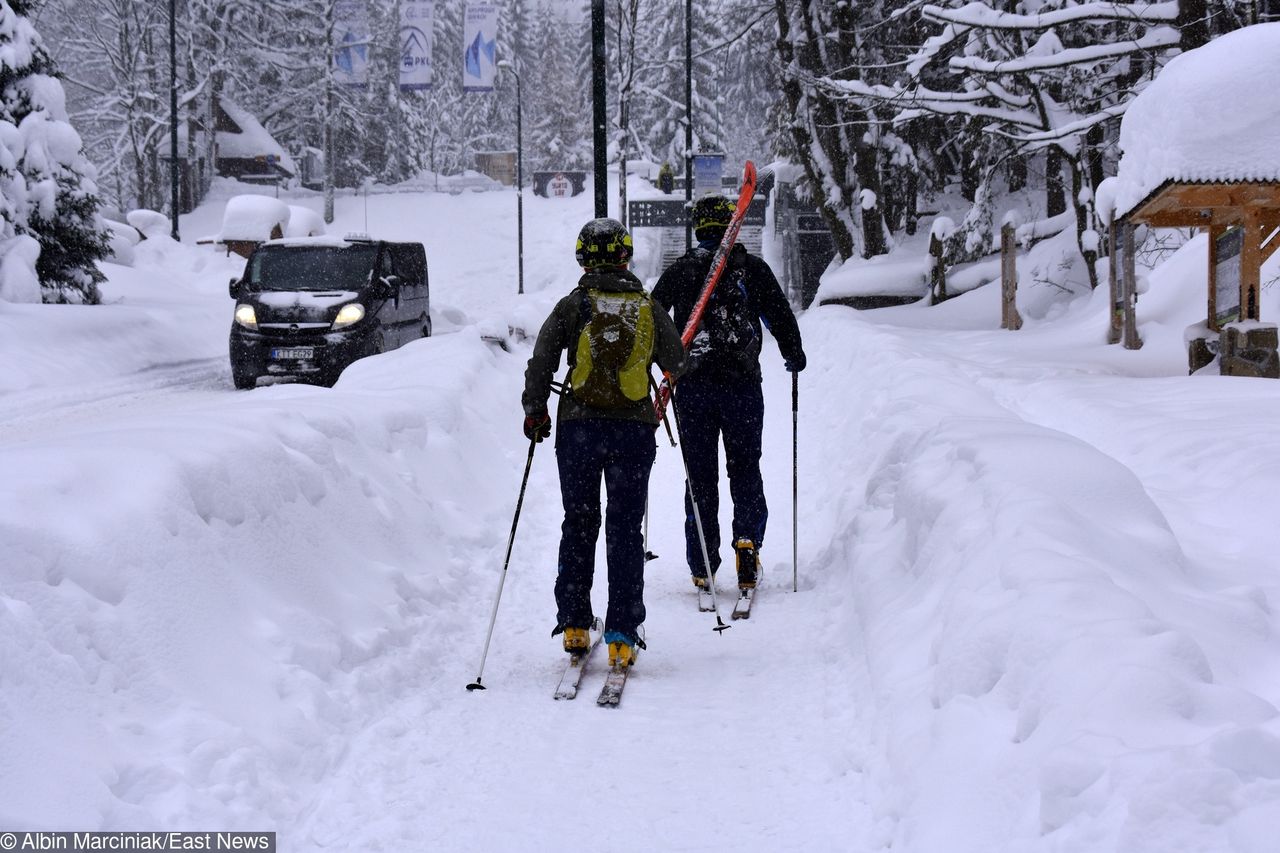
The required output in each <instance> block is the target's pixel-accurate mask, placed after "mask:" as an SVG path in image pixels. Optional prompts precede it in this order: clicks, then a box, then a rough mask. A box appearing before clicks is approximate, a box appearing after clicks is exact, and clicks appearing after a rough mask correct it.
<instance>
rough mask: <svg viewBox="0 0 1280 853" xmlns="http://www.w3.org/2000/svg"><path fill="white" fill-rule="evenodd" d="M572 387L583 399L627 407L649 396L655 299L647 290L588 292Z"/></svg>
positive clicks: (599, 404)
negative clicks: (586, 318) (653, 299)
mask: <svg viewBox="0 0 1280 853" xmlns="http://www.w3.org/2000/svg"><path fill="white" fill-rule="evenodd" d="M583 301H584V303H585V304H584V306H583V307H584V310H585V311H587V312H589V313H590V317H591V319H590V320H588V321H587V323H586V325H584V326H583V327H582V332H581V333H579V335H578V348H577V352H576V356H575V360H574V365H573V372H572V373H571V374H570V375H569V385H570V387H571V388H572V389H573V397H574V399H575V400H577V401H578V402H580V403H583V404H585V405H587V406H591V407H593V408H597V409H621V408H626V407H628V406H631V405H633V404H635V403H636V402H638V401H640V400H644V399H647V398H648V396H649V362H650V361H651V360H652V358H653V302H652V300H650V299H649V296H648V295H647V294H645V293H639V292H623V293H619V292H614V291H607V290H588V291H587V292H586V293H585V295H584V299H583Z"/></svg>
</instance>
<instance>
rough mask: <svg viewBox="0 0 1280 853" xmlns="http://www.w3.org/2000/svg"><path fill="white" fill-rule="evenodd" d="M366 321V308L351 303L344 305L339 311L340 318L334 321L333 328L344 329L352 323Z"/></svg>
mask: <svg viewBox="0 0 1280 853" xmlns="http://www.w3.org/2000/svg"><path fill="white" fill-rule="evenodd" d="M363 319H364V306H363V305H361V304H360V303H359V302H351V303H348V304H347V305H343V306H342V309H341V310H339V311H338V316H337V317H336V318H335V319H334V321H333V328H335V329H343V328H346V327H347V326H350V325H351V324H352V323H359V322H360V321H361V320H363Z"/></svg>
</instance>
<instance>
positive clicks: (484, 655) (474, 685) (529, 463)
mask: <svg viewBox="0 0 1280 853" xmlns="http://www.w3.org/2000/svg"><path fill="white" fill-rule="evenodd" d="M537 446H538V439H537V438H531V439H529V458H528V460H526V461H525V463H524V477H523V478H522V479H521V480H520V497H519V498H517V499H516V514H515V518H513V519H511V536H510V537H508V538H507V556H506V559H504V560H503V561H502V574H501V575H500V576H499V577H498V594H497V595H495V596H494V597H493V614H492V615H491V616H490V617H489V633H488V634H485V637H484V651H483V652H481V654H480V671H479V672H478V673H477V674H476V680H475V681H473V682H471V683H470V684H468V685H467V689H468V690H484V689H485V686H484V685H483V684H481V683H480V680H481V679H482V678H483V677H484V662H485V660H487V659H488V657H489V641H490V640H492V639H493V626H494V623H495V622H497V621H498V602H499V601H501V600H502V585H503V584H504V583H506V580H507V566H509V565H511V546H512V545H514V544H515V541H516V525H517V524H519V523H520V508H521V507H522V506H524V490H525V487H526V486H528V485H529V469H530V468H532V467H533V449H534V448H535V447H537Z"/></svg>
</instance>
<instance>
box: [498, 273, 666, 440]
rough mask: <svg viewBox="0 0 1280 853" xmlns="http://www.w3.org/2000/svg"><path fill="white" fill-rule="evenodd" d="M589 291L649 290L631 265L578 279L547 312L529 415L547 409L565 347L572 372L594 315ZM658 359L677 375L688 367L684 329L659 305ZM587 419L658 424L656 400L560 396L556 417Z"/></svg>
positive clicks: (532, 360) (529, 372) (528, 373)
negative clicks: (591, 401)
mask: <svg viewBox="0 0 1280 853" xmlns="http://www.w3.org/2000/svg"><path fill="white" fill-rule="evenodd" d="M588 290H604V291H610V292H633V293H644V285H643V284H641V282H640V279H638V278H636V277H635V276H634V275H632V274H631V273H630V272H629V271H627V270H608V271H601V272H590V273H585V274H584V275H583V276H582V278H580V279H579V280H578V286H577V287H575V288H574V289H573V290H572V291H570V293H569V295H568V296H565V297H564V298H563V299H561V300H560V301H559V302H557V303H556V307H555V309H554V310H552V312H551V316H549V317H547V319H546V322H544V323H543V324H542V329H541V330H539V332H538V340H537V343H535V344H534V345H533V355H532V356H530V357H529V366H528V367H527V368H526V369H525V372H524V394H523V395H522V397H521V403H522V404H523V405H524V412H525V414H526V415H537V414H540V413H542V412H545V411H546V410H547V399H548V398H549V397H550V396H551V381H552V379H553V378H554V376H555V373H556V371H557V370H559V368H560V354H561V353H562V352H566V351H567V352H568V353H569V370H570V372H572V371H573V367H574V360H575V355H576V348H577V343H578V336H579V335H580V334H581V333H582V329H583V327H584V326H585V325H586V324H587V323H588V322H589V321H590V319H591V318H590V317H589V316H584V315H585V314H586V312H585V311H584V310H583V309H584V307H586V304H587V300H586V292H587V291H588ZM653 361H654V362H656V363H657V365H658V367H659V368H661V369H662V370H665V371H667V372H668V373H670V374H671V375H672V376H673V377H678V376H679V375H680V373H681V371H683V370H684V347H683V346H681V345H680V332H679V331H678V330H677V329H676V326H675V323H674V322H672V320H671V317H670V316H669V315H668V314H667V312H665V311H663V310H662V308H661V307H656V306H655V309H654V311H653ZM582 418H620V419H622V420H631V421H640V422H641V423H646V424H652V425H654V426H657V425H658V417H657V415H656V414H655V413H654V411H653V401H652V400H651V399H650V398H648V397H645V399H643V400H637V401H636V402H635V403H634V404H633V405H630V406H626V407H624V408H619V409H598V408H592V407H590V406H587V405H585V404H583V403H581V402H579V401H577V400H575V399H573V395H572V394H571V393H570V394H563V395H561V397H560V405H559V408H558V411H557V414H556V421H557V422H561V421H569V420H578V419H582Z"/></svg>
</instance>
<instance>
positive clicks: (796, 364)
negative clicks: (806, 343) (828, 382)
mask: <svg viewBox="0 0 1280 853" xmlns="http://www.w3.org/2000/svg"><path fill="white" fill-rule="evenodd" d="M808 361H809V360H808V359H806V358H805V357H804V352H803V351H801V352H799V353H796V355H795V357H794V358H789V359H787V360H786V362H785V364H786V366H787V372H788V373H799V372H800V371H802V370H804V366H805V365H806V364H808Z"/></svg>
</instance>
